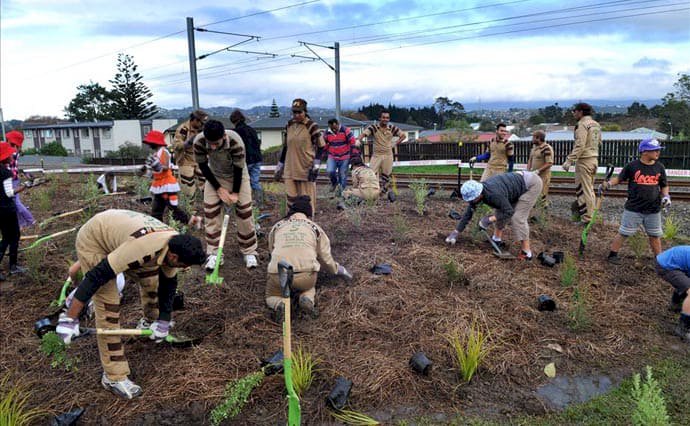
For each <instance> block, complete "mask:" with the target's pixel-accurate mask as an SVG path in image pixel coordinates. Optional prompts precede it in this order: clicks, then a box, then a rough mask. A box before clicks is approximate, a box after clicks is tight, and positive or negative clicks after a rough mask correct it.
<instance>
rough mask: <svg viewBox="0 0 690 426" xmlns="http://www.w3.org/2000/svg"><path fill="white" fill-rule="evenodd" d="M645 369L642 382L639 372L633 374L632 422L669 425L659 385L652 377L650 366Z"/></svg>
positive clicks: (642, 424)
mask: <svg viewBox="0 0 690 426" xmlns="http://www.w3.org/2000/svg"><path fill="white" fill-rule="evenodd" d="M646 371H647V377H646V381H645V382H644V383H642V382H641V380H640V374H639V373H637V374H635V375H634V376H633V389H632V397H633V400H634V401H635V410H634V411H633V414H632V424H633V425H635V426H647V425H654V426H663V425H670V424H671V421H670V418H669V416H668V412H667V410H666V401H665V400H664V395H663V394H662V392H661V387H660V386H659V384H658V383H657V381H656V380H655V379H654V377H652V368H651V367H650V366H647V368H646Z"/></svg>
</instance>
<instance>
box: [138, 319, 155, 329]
mask: <svg viewBox="0 0 690 426" xmlns="http://www.w3.org/2000/svg"><path fill="white" fill-rule="evenodd" d="M149 328H151V322H150V321H149V320H147V319H146V318H141V319H140V320H139V322H138V323H137V326H136V329H137V330H147V329H149Z"/></svg>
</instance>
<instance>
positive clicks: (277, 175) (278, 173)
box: [273, 163, 285, 182]
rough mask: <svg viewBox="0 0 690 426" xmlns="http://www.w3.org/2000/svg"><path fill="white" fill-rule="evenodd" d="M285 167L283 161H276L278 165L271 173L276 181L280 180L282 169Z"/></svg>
mask: <svg viewBox="0 0 690 426" xmlns="http://www.w3.org/2000/svg"><path fill="white" fill-rule="evenodd" d="M284 168H285V164H283V163H278V167H276V171H275V172H274V173H273V180H275V181H276V182H280V181H281V180H282V179H283V169H284Z"/></svg>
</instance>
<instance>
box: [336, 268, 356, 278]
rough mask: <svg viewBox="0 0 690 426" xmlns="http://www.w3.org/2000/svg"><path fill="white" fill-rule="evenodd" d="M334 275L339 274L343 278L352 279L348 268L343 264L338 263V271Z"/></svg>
mask: <svg viewBox="0 0 690 426" xmlns="http://www.w3.org/2000/svg"><path fill="white" fill-rule="evenodd" d="M336 275H339V276H341V277H343V278H345V279H346V280H351V279H352V274H351V273H350V272H348V270H347V269H345V267H344V266H343V265H338V272H337V274H336Z"/></svg>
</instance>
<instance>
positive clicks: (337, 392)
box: [326, 377, 352, 410]
mask: <svg viewBox="0 0 690 426" xmlns="http://www.w3.org/2000/svg"><path fill="white" fill-rule="evenodd" d="M351 390H352V380H347V379H346V378H345V377H338V378H337V379H335V386H334V387H333V390H331V393H329V394H328V397H327V398H326V403H327V404H328V405H330V406H331V407H332V408H333V409H334V410H342V409H343V408H344V407H345V404H347V398H348V397H349V396H350V391H351Z"/></svg>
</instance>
